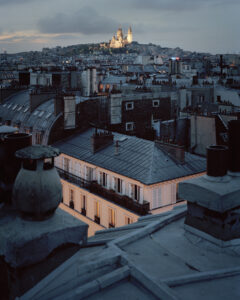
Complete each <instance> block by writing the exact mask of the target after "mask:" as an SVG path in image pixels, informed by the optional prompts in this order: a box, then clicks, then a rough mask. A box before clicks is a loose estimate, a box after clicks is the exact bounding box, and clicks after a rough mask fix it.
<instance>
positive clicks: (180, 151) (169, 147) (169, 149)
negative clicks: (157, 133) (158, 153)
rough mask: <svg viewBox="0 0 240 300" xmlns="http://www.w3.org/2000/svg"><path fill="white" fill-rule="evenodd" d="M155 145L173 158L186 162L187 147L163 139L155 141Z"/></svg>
mask: <svg viewBox="0 0 240 300" xmlns="http://www.w3.org/2000/svg"><path fill="white" fill-rule="evenodd" d="M155 146H156V147H157V148H159V149H160V150H162V151H163V152H165V153H166V154H167V155H169V156H170V157H171V158H172V159H173V160H175V161H176V162H178V163H181V164H183V163H184V162H185V149H184V146H179V145H175V144H169V143H164V142H162V141H158V140H156V141H155Z"/></svg>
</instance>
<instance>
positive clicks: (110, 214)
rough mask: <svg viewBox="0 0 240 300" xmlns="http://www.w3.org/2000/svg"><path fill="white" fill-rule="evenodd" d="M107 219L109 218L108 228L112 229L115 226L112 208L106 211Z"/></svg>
mask: <svg viewBox="0 0 240 300" xmlns="http://www.w3.org/2000/svg"><path fill="white" fill-rule="evenodd" d="M108 218H109V228H113V227H115V225H116V215H115V210H114V209H112V208H109V209H108Z"/></svg>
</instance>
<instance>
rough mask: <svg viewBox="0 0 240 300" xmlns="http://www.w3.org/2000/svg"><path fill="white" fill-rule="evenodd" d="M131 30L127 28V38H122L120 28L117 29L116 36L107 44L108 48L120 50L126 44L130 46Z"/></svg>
mask: <svg viewBox="0 0 240 300" xmlns="http://www.w3.org/2000/svg"><path fill="white" fill-rule="evenodd" d="M132 39H133V37H132V28H131V27H129V28H128V33H127V36H126V37H124V36H123V31H122V28H121V27H119V28H118V31H117V36H115V35H114V36H113V37H112V39H111V41H110V42H109V47H110V48H122V47H124V46H126V45H127V44H131V43H132Z"/></svg>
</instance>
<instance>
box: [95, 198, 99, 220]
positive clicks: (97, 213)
mask: <svg viewBox="0 0 240 300" xmlns="http://www.w3.org/2000/svg"><path fill="white" fill-rule="evenodd" d="M94 206H95V216H94V221H95V222H96V223H97V224H100V203H99V202H98V201H96V202H95V205H94Z"/></svg>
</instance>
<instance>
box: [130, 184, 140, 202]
mask: <svg viewBox="0 0 240 300" xmlns="http://www.w3.org/2000/svg"><path fill="white" fill-rule="evenodd" d="M131 198H132V199H133V200H136V201H137V202H138V201H139V200H140V186H138V185H136V184H131Z"/></svg>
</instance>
